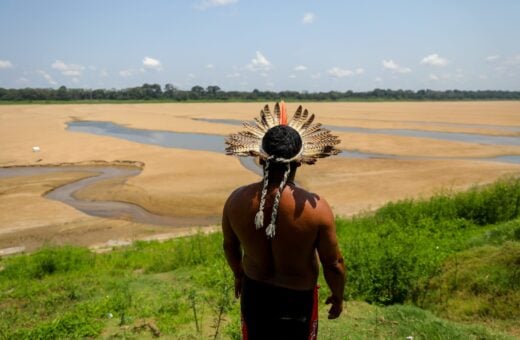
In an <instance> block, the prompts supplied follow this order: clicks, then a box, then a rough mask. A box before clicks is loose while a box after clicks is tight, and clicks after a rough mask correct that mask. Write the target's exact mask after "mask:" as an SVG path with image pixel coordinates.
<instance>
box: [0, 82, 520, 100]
mask: <svg viewBox="0 0 520 340" xmlns="http://www.w3.org/2000/svg"><path fill="white" fill-rule="evenodd" d="M279 99H284V100H288V101H393V100H395V101H398V100H520V91H497V90H482V91H465V90H446V91H434V90H428V89H425V90H418V91H411V90H390V89H386V90H385V89H374V90H372V91H366V92H353V91H346V92H339V91H328V92H307V91H302V92H298V91H280V92H274V91H260V90H257V89H255V90H253V91H251V92H247V91H223V90H222V89H221V88H220V87H219V86H208V87H206V88H204V87H202V86H193V87H192V88H191V90H181V89H178V88H177V87H175V86H173V85H172V84H166V85H165V86H164V88H162V87H161V86H160V85H159V84H143V85H142V86H137V87H130V88H125V89H95V90H94V89H83V88H79V89H74V88H67V87H65V86H61V87H60V88H58V89H52V88H24V89H6V88H0V101H9V102H12V101H14V102H16V101H20V102H27V101H126V100H137V101H143V100H153V101H176V102H183V101H264V100H265V101H275V100H279Z"/></svg>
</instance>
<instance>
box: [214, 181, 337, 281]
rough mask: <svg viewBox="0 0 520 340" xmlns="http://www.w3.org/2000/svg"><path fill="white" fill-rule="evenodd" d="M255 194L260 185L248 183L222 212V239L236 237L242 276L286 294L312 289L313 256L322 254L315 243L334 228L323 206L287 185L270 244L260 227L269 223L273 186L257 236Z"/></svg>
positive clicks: (315, 270) (314, 277)
mask: <svg viewBox="0 0 520 340" xmlns="http://www.w3.org/2000/svg"><path fill="white" fill-rule="evenodd" d="M261 189H262V188H261V183H254V184H251V185H248V186H244V187H241V188H239V189H237V190H235V191H234V192H233V193H232V194H231V196H230V197H229V199H228V201H227V202H226V205H225V207H224V214H223V230H224V237H236V238H237V239H238V241H239V242H240V245H241V247H242V251H243V258H242V266H243V270H244V272H245V274H246V275H247V276H249V277H250V278H252V279H255V280H259V281H263V282H267V283H270V284H273V285H277V286H282V287H287V288H291V289H298V290H305V289H312V288H313V287H314V286H315V285H316V281H317V278H318V273H319V265H318V257H317V252H316V250H318V251H320V248H322V247H320V239H321V238H323V237H320V236H322V235H321V234H322V233H323V230H324V229H325V230H326V229H330V226H332V229H333V226H334V218H333V214H332V211H331V209H330V207H329V205H328V204H327V202H326V201H325V200H324V199H322V198H320V197H319V196H318V195H316V194H312V193H309V192H308V191H306V190H303V189H301V188H298V187H296V186H295V185H294V184H292V183H290V184H288V185H287V186H286V187H285V189H284V190H283V192H282V195H281V199H280V206H279V209H278V218H277V220H276V235H275V236H274V237H273V238H271V239H270V238H268V237H267V236H266V234H265V227H266V226H267V225H268V224H269V223H270V220H271V212H272V205H273V201H274V196H275V193H276V191H277V190H278V189H277V186H274V185H273V186H272V187H271V186H270V187H269V188H268V195H267V200H266V203H265V209H264V216H265V218H264V228H262V229H259V230H257V229H256V228H255V225H254V218H255V214H256V213H257V211H258V208H259V201H260V200H259V198H260V192H261ZM333 231H334V230H333ZM226 233H228V235H226ZM233 234H234V235H233ZM334 235H335V233H334ZM329 236H330V235H329ZM332 241H333V243H334V244H331V245H330V246H333V248H334V249H333V251H334V256H335V255H336V252H337V244H336V240H335V236H334V240H332ZM322 243H323V242H322ZM323 247H327V245H325V244H324V245H323ZM325 255H326V254H325ZM320 258H322V254H321V253H320ZM322 260H323V258H322Z"/></svg>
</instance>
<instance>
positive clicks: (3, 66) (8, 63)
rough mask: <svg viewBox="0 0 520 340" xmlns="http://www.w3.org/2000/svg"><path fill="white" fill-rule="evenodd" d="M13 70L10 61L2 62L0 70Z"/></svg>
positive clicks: (0, 61) (0, 62)
mask: <svg viewBox="0 0 520 340" xmlns="http://www.w3.org/2000/svg"><path fill="white" fill-rule="evenodd" d="M4 68H13V64H11V62H10V61H9V60H0V69H4Z"/></svg>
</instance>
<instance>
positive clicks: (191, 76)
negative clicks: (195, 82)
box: [188, 73, 197, 79]
mask: <svg viewBox="0 0 520 340" xmlns="http://www.w3.org/2000/svg"><path fill="white" fill-rule="evenodd" d="M188 78H190V79H195V78H197V76H196V75H194V74H193V73H188Z"/></svg>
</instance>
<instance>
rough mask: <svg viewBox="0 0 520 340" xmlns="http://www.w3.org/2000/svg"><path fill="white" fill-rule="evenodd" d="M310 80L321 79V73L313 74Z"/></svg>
mask: <svg viewBox="0 0 520 340" xmlns="http://www.w3.org/2000/svg"><path fill="white" fill-rule="evenodd" d="M311 78H312V79H318V78H321V73H314V74H311Z"/></svg>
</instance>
